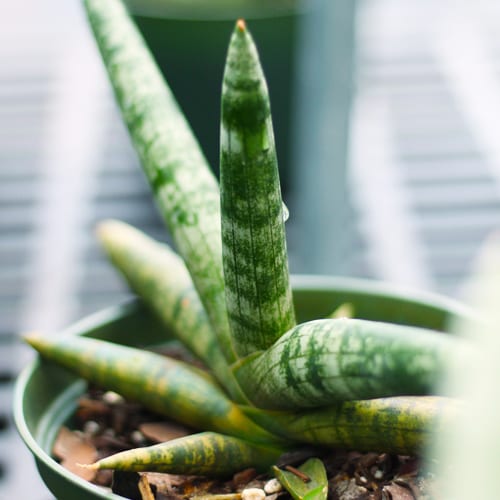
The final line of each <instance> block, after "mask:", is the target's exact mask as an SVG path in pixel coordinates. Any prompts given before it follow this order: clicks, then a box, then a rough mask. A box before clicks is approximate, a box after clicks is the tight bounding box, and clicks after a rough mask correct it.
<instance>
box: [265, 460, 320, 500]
mask: <svg viewBox="0 0 500 500" xmlns="http://www.w3.org/2000/svg"><path fill="white" fill-rule="evenodd" d="M298 470H299V471H300V472H301V473H302V474H304V478H301V477H299V476H298V475H297V474H294V473H293V472H290V471H287V470H283V469H280V468H279V467H276V466H275V467H273V471H274V475H275V476H276V478H277V479H278V481H279V482H280V483H281V484H282V485H283V487H284V488H286V490H287V491H288V492H289V493H290V495H292V497H293V498H295V500H326V498H327V496H328V478H327V477H326V470H325V466H324V465H323V462H322V461H321V460H320V459H319V458H310V459H309V460H308V461H307V462H304V463H303V464H302V465H301V466H300V467H299V468H298ZM306 477H307V478H308V480H306V479H305V478H306Z"/></svg>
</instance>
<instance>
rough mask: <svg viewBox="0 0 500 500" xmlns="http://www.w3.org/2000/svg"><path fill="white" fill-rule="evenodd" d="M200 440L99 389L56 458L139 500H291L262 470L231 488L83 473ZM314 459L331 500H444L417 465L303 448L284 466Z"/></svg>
mask: <svg viewBox="0 0 500 500" xmlns="http://www.w3.org/2000/svg"><path fill="white" fill-rule="evenodd" d="M169 354H170V355H172V354H173V353H169ZM174 357H181V356H174ZM192 432H194V431H193V430H192V429H189V428H187V427H183V426H181V425H179V424H177V423H174V422H172V421H166V420H165V418H164V417H161V416H158V415H157V414H154V413H152V412H150V411H148V410H146V409H145V408H144V407H143V406H141V405H138V404H136V403H133V402H130V401H127V400H125V399H124V398H123V397H121V396H120V395H118V394H116V393H114V392H109V391H108V392H106V391H102V390H100V389H97V388H92V389H90V390H89V391H88V392H87V393H86V394H84V395H83V396H82V397H81V398H80V400H79V404H78V408H77V410H76V412H75V414H74V416H73V418H72V420H71V421H70V422H68V424H67V427H63V428H61V429H60V432H59V435H58V437H57V439H56V440H55V443H54V447H53V456H54V457H55V458H56V459H57V460H58V461H60V462H61V464H62V465H64V466H65V467H66V468H67V469H69V470H71V471H72V472H73V473H75V474H77V475H79V476H80V477H82V478H84V479H86V480H88V481H90V482H92V483H94V484H96V485H99V486H101V487H103V488H105V489H107V490H108V491H113V492H114V493H117V494H119V495H121V496H123V497H125V498H129V499H133V500H135V499H138V500H164V499H171V500H180V499H188V498H189V499H192V498H195V499H197V500H240V499H242V500H247V499H248V500H277V499H278V498H279V499H280V500H288V499H290V498H291V496H290V495H289V493H288V492H287V491H286V490H283V489H280V485H279V484H276V481H275V480H273V476H272V475H269V474H258V473H257V472H256V471H255V470H254V469H247V470H242V471H240V472H238V473H237V474H235V475H234V476H233V477H231V478H228V479H227V480H225V481H223V480H219V479H212V478H205V477H195V476H178V475H173V474H165V473H149V472H146V473H139V474H138V473H134V472H132V473H130V472H126V473H124V472H112V471H109V470H102V471H93V470H90V469H85V468H83V467H81V466H79V465H78V464H90V463H93V462H95V461H96V460H98V459H100V458H103V457H105V456H109V455H112V454H114V453H117V452H119V451H123V450H127V449H130V448H137V447H140V446H149V445H152V444H156V443H160V442H165V441H168V440H170V439H175V438H177V437H181V436H185V435H188V434H190V433H192ZM311 457H316V458H319V459H321V460H322V461H323V463H324V465H325V469H326V471H327V477H328V498H329V499H332V500H337V499H338V500H357V499H367V500H368V499H370V500H381V499H383V500H413V499H419V500H424V499H425V500H428V499H432V498H436V495H435V494H434V492H433V481H432V480H431V478H429V477H427V476H424V475H422V474H420V473H419V460H418V458H416V457H408V456H401V455H391V454H387V453H358V452H356V451H346V450H336V449H334V450H332V449H319V448H310V447H309V448H307V447H303V448H299V449H297V450H296V451H294V452H290V453H286V454H284V455H283V456H282V457H281V458H280V460H279V462H278V463H277V465H278V467H280V468H284V469H288V470H289V471H292V472H293V471H294V470H295V468H296V467H298V466H300V465H301V464H302V463H304V462H305V461H306V460H307V459H308V458H311ZM306 479H307V478H306ZM271 480H273V481H272V482H271V483H270V481H271ZM259 490H260V491H259ZM252 495H255V496H252Z"/></svg>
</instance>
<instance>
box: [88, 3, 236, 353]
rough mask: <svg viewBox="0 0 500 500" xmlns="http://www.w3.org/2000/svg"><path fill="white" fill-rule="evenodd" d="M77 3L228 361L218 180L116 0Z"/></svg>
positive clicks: (170, 228) (157, 69) (179, 249)
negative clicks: (82, 5) (82, 12)
mask: <svg viewBox="0 0 500 500" xmlns="http://www.w3.org/2000/svg"><path fill="white" fill-rule="evenodd" d="M84 5H85V8H86V11H87V14H88V19H89V22H90V25H91V27H92V30H93V32H94V38H95V40H96V42H97V45H98V47H99V50H100V52H101V56H102V59H103V62H104V64H105V66H106V69H107V71H108V76H109V79H110V81H111V84H112V85H113V89H114V91H115V96H116V99H117V101H118V104H119V106H120V110H121V113H122V117H123V120H124V122H125V124H126V125H127V127H128V130H129V133H130V136H131V139H132V142H133V144H134V148H135V150H136V152H137V154H138V156H139V159H140V161H141V166H142V168H143V170H144V173H145V174H146V177H147V179H148V181H149V183H150V185H151V189H152V191H153V193H154V197H155V201H156V204H157V205H158V208H159V210H160V213H161V215H162V216H163V218H164V220H165V222H166V225H167V226H168V228H169V230H170V233H171V235H172V237H173V239H174V241H175V244H176V248H177V250H178V251H179V253H180V254H181V255H182V257H183V259H184V261H185V263H186V266H187V268H188V269H189V272H190V274H191V276H192V278H193V282H194V284H195V286H196V289H197V290H198V293H199V296H200V298H201V300H202V301H203V305H204V306H205V309H206V311H207V314H208V317H209V318H210V322H211V324H212V327H213V328H214V331H215V332H216V333H217V336H218V339H219V345H220V348H221V349H222V350H223V352H224V356H225V358H226V359H227V360H228V361H231V360H235V359H236V355H235V354H234V352H233V351H234V349H233V345H232V340H231V336H230V333H229V323H228V319H227V312H226V304H225V295H224V275H223V270H222V244H221V233H220V197H219V186H218V183H217V180H216V178H215V176H214V175H213V173H212V171H211V169H210V167H209V165H208V163H207V161H206V159H205V157H204V155H203V153H202V151H201V149H200V147H199V145H198V142H197V140H196V138H195V137H194V135H193V133H192V131H191V128H190V127H189V124H188V122H187V120H186V118H185V117H184V115H183V113H182V111H181V110H180V108H179V106H178V104H177V102H176V100H175V98H174V96H173V94H172V92H171V90H170V88H169V87H168V85H167V83H166V82H165V79H164V78H163V75H162V74H161V71H160V70H159V68H158V67H157V65H156V62H155V60H154V59H153V57H152V55H151V53H150V51H149V50H148V47H147V45H146V44H145V42H144V40H143V38H142V36H141V33H140V32H139V30H138V29H137V27H136V26H135V25H134V23H133V21H132V20H131V18H130V17H129V15H128V13H127V11H126V8H125V7H124V5H123V3H122V2H121V1H120V0H85V2H84ZM172 49H173V50H176V48H175V47H173V48H172Z"/></svg>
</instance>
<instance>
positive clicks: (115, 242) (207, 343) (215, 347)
mask: <svg viewBox="0 0 500 500" xmlns="http://www.w3.org/2000/svg"><path fill="white" fill-rule="evenodd" d="M97 235H98V237H99V239H100V241H101V243H102V245H103V247H104V249H105V250H106V252H107V254H108V256H109V258H110V259H111V261H112V262H113V264H114V265H115V267H116V268H117V269H118V270H119V271H120V272H121V273H122V274H123V276H124V277H125V279H126V281H127V283H128V284H129V286H130V288H131V289H132V290H133V291H134V292H135V293H137V295H139V296H140V297H141V298H142V299H143V300H144V302H145V303H146V304H147V305H148V306H149V307H150V308H151V309H152V310H153V311H154V313H155V314H156V315H157V316H158V317H159V318H160V319H161V320H162V322H163V323H164V324H165V325H166V326H167V327H168V328H169V330H170V331H171V332H172V333H173V334H174V335H175V336H176V337H177V338H178V339H179V340H180V341H181V342H182V343H183V344H184V345H185V346H186V347H188V349H189V350H190V351H191V352H192V353H193V354H194V355H195V356H197V357H198V358H199V359H201V360H202V361H203V362H204V363H205V365H206V366H209V367H210V369H211V371H212V372H213V373H214V375H215V376H216V377H217V380H218V381H219V383H221V384H222V385H223V386H224V387H226V388H227V389H228V391H229V393H230V394H231V396H232V398H233V399H235V400H237V401H240V402H243V401H245V396H244V395H243V393H242V392H241V389H240V388H239V386H238V384H237V383H236V380H235V378H234V376H233V375H232V373H231V371H230V370H229V368H228V365H227V363H226V360H225V358H224V355H223V353H222V351H221V349H220V347H219V344H218V340H217V337H216V335H215V333H214V330H213V328H212V327H211V325H210V322H209V321H208V318H207V314H206V312H205V309H204V307H203V304H202V303H201V301H200V298H199V296H198V294H197V292H196V290H195V288H194V285H193V282H192V280H191V276H190V275H189V272H188V270H187V268H186V266H185V264H184V262H183V260H182V259H181V258H180V257H179V256H178V255H177V254H176V253H175V252H173V251H172V250H171V249H170V247H169V246H168V245H166V244H160V243H158V242H156V241H154V240H153V239H152V238H149V237H148V236H146V235H145V234H144V233H142V232H140V231H138V230H137V229H134V228H133V227H132V226H129V225H128V224H125V223H123V222H119V221H113V220H109V221H105V222H101V223H100V224H99V226H98V228H97Z"/></svg>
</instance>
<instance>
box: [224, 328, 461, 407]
mask: <svg viewBox="0 0 500 500" xmlns="http://www.w3.org/2000/svg"><path fill="white" fill-rule="evenodd" d="M461 345H462V344H461V343H460V341H459V340H458V339H456V338H454V337H452V336H450V335H447V334H444V333H440V332H434V331H430V330H425V329H421V328H415V327H409V326H402V325H394V324H389V323H381V322H375V321H367V320H359V319H347V318H344V319H324V320H316V321H310V322H308V323H304V324H301V325H299V326H297V327H295V328H293V329H292V330H290V331H289V332H288V333H286V334H285V335H284V336H282V337H281V338H280V339H279V340H278V341H277V342H276V343H275V344H274V345H273V346H272V347H271V348H269V349H268V350H267V351H266V352H264V353H263V354H261V355H259V356H254V357H249V358H247V359H245V360H243V361H242V362H240V363H238V364H236V365H235V368H234V370H235V374H236V378H237V379H238V382H239V383H240V386H241V387H242V389H243V390H244V391H245V393H246V394H247V396H248V397H249V398H250V399H251V401H252V402H253V403H254V404H255V405H256V406H258V407H261V408H268V409H298V408H307V407H317V406H325V405H330V404H333V403H335V402H338V401H343V400H357V399H370V398H379V397H388V396H399V395H425V394H430V393H431V392H432V391H433V390H434V389H435V384H436V382H437V381H438V380H439V378H440V376H441V374H442V370H443V367H444V362H445V361H444V360H445V359H446V357H447V356H448V357H449V356H453V355H454V354H455V353H456V352H457V349H459V348H460V346H461Z"/></svg>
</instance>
